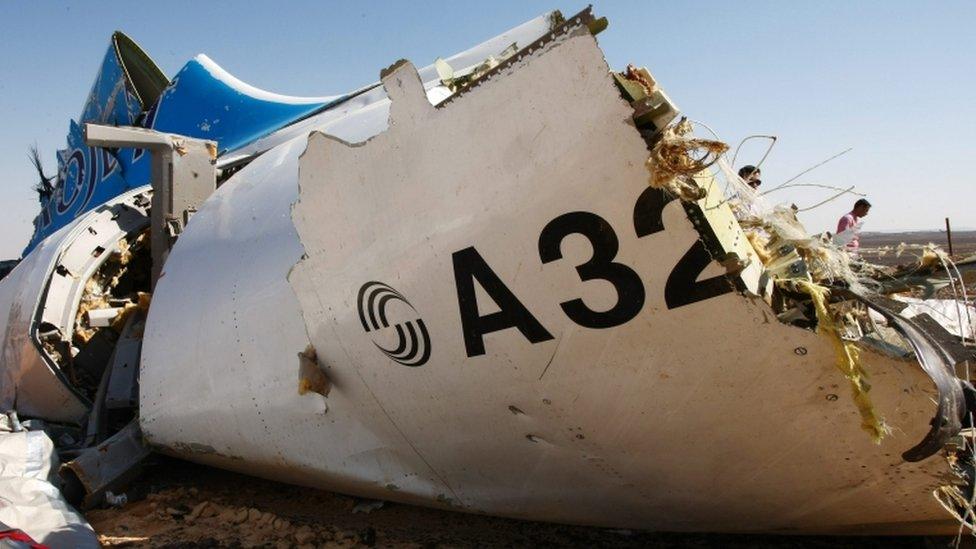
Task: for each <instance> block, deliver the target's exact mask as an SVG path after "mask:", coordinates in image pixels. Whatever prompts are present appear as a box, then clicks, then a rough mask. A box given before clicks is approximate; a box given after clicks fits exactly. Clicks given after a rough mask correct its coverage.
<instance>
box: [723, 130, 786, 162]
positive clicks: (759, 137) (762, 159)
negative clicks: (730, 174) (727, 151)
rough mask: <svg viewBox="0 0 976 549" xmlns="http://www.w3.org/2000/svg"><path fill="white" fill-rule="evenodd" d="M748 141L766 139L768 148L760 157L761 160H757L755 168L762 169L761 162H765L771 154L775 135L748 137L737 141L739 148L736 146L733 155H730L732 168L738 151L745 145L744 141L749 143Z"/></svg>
mask: <svg viewBox="0 0 976 549" xmlns="http://www.w3.org/2000/svg"><path fill="white" fill-rule="evenodd" d="M750 139H768V140H769V147H767V148H766V152H765V153H764V154H763V155H762V158H760V159H759V162H756V167H757V168H759V167H762V165H763V162H765V161H766V157H768V156H769V153H771V152H772V151H773V147H774V146H776V136H775V135H750V136H749V137H746V138H745V139H743V140H742V141H739V146H737V147H736V148H735V153H734V154H733V155H732V165H733V166H735V159H736V158H738V157H739V149H741V148H742V145H745V143H746V141H749V140H750Z"/></svg>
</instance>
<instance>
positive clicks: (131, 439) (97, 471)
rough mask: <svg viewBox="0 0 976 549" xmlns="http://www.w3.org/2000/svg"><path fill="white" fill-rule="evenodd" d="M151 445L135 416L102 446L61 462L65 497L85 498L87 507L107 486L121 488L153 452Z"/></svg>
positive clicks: (83, 506)
mask: <svg viewBox="0 0 976 549" xmlns="http://www.w3.org/2000/svg"><path fill="white" fill-rule="evenodd" d="M149 453H150V450H149V447H148V446H146V444H145V443H144V442H143V441H142V431H141V430H140V429H139V420H138V419H133V420H132V422H131V423H129V424H128V425H127V426H125V428H123V429H122V430H121V431H119V432H118V433H115V434H114V435H112V437H111V438H109V439H108V440H106V441H105V442H103V443H101V444H99V445H98V446H95V447H92V448H87V449H85V450H83V451H82V452H81V453H80V454H79V455H78V457H76V458H75V459H73V460H71V461H69V462H68V463H65V464H64V465H62V466H61V469H60V471H59V474H60V475H61V478H62V479H63V480H64V482H65V484H66V486H65V497H67V498H69V499H70V500H73V501H72V503H76V504H77V503H78V502H79V501H80V502H81V506H82V508H84V509H88V508H90V507H92V506H94V505H97V504H98V503H99V502H100V501H101V499H102V497H103V496H104V495H105V491H106V490H117V489H118V488H119V487H120V486H123V485H124V484H126V483H127V482H129V481H130V480H132V479H133V478H134V477H135V476H136V475H137V474H138V471H139V469H138V468H139V464H140V463H142V460H144V459H146V457H147V456H148V455H149Z"/></svg>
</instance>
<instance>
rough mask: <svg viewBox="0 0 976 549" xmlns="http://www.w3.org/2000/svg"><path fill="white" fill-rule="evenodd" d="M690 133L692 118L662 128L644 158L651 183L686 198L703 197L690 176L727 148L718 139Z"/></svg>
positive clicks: (695, 198) (714, 159)
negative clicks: (658, 136)
mask: <svg viewBox="0 0 976 549" xmlns="http://www.w3.org/2000/svg"><path fill="white" fill-rule="evenodd" d="M691 134H692V127H691V122H689V121H688V120H686V119H682V121H681V122H679V123H678V124H675V125H673V126H670V127H668V128H667V129H666V130H664V132H663V133H662V134H661V137H660V139H659V140H658V142H657V143H656V144H655V145H654V148H653V149H651V155H650V156H649V157H648V159H647V169H648V170H649V171H650V172H651V177H650V185H651V186H652V187H657V188H663V189H667V190H669V191H671V192H672V193H673V194H675V195H676V196H678V197H680V198H681V199H682V200H686V201H695V200H699V199H701V198H702V197H703V195H702V192H703V191H702V189H701V188H699V187H698V185H697V184H695V181H694V179H692V178H693V177H694V176H695V175H696V174H698V173H699V172H701V171H703V170H705V169H707V168H708V167H709V166H711V165H712V164H714V163H715V162H716V161H717V160H718V158H719V157H720V156H721V155H722V153H724V152H725V151H727V150H728V149H729V146H728V145H726V144H725V143H722V142H721V141H713V140H710V139H699V138H696V137H690V135H691Z"/></svg>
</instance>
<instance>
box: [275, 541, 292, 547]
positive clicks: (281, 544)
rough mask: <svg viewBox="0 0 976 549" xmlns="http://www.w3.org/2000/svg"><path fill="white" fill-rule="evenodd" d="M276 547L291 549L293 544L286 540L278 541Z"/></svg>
mask: <svg viewBox="0 0 976 549" xmlns="http://www.w3.org/2000/svg"><path fill="white" fill-rule="evenodd" d="M275 547H276V549H290V548H291V542H290V541H288V540H284V539H282V540H278V543H276V544H275Z"/></svg>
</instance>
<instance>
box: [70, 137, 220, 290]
mask: <svg viewBox="0 0 976 549" xmlns="http://www.w3.org/2000/svg"><path fill="white" fill-rule="evenodd" d="M85 143H87V144H88V145H90V146H94V147H112V148H135V149H147V150H149V152H150V154H151V156H152V171H151V174H152V187H153V197H152V213H151V216H150V217H151V243H152V260H153V265H152V285H153V288H155V286H156V280H158V279H159V275H160V273H162V269H163V264H164V263H165V262H166V256H168V255H169V250H170V248H171V247H172V245H173V243H174V242H175V241H176V238H177V237H178V236H179V235H180V233H182V232H183V229H184V228H185V227H186V224H187V223H188V222H189V219H190V216H191V215H193V213H194V212H196V211H197V208H199V207H200V205H201V204H203V201H204V200H206V199H207V197H209V196H210V194H211V193H213V191H214V189H216V188H217V169H216V167H215V164H216V161H217V143H216V142H214V141H206V140H202V139H193V138H189V137H185V136H182V135H175V134H168V133H162V132H157V131H154V130H147V129H144V128H132V127H114V126H99V125H97V124H85Z"/></svg>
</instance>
